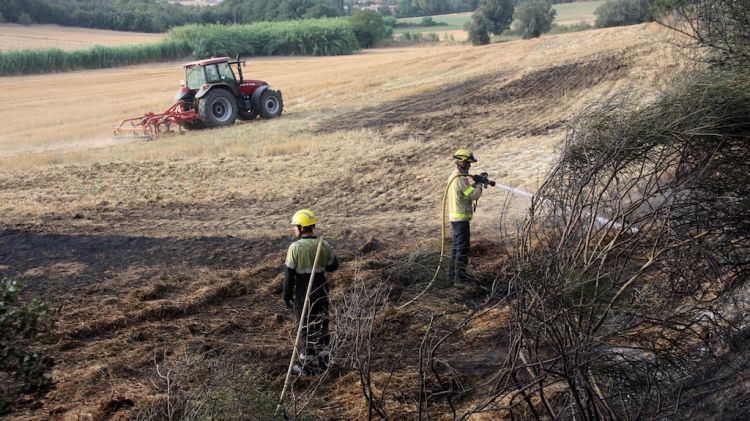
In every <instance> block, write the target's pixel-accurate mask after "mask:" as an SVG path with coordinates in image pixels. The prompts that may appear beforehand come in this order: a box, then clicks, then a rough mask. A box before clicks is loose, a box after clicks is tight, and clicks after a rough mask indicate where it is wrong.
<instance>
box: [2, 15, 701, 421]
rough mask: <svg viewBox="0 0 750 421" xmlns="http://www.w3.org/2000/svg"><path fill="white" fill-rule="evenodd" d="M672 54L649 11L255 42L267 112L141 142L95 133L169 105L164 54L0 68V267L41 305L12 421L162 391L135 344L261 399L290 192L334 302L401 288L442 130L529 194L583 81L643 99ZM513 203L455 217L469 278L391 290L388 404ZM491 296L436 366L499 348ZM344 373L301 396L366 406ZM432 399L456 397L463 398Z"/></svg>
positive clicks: (272, 358)
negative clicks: (338, 52)
mask: <svg viewBox="0 0 750 421" xmlns="http://www.w3.org/2000/svg"><path fill="white" fill-rule="evenodd" d="M685 66H687V64H686V63H685V62H684V58H682V57H681V56H680V55H678V54H675V53H674V51H673V50H672V49H671V47H670V44H669V43H667V42H666V34H665V33H664V32H663V30H661V29H660V28H659V27H658V26H655V25H640V26H632V27H626V28H614V29H606V30H597V31H587V32H582V33H571V34H564V35H559V36H550V37H543V38H540V39H534V40H528V41H515V42H509V43H503V44H494V45H489V46H485V47H470V46H433V47H416V48H399V49H376V50H368V51H365V52H362V53H360V54H356V55H352V56H344V57H316V58H311V57H285V58H257V59H250V60H248V64H247V68H246V70H245V72H246V74H249V75H250V76H251V77H253V78H257V79H262V80H266V81H268V82H269V83H270V84H271V85H272V86H273V87H275V88H277V89H280V90H281V91H282V92H283V95H284V101H285V111H284V114H283V116H282V117H281V118H278V119H273V120H267V121H265V120H256V121H252V122H246V123H238V124H236V125H234V126H233V127H229V128H224V129H217V130H207V131H200V132H190V133H183V134H176V135H172V136H168V137H163V138H159V139H157V140H155V141H152V142H143V141H139V140H113V139H112V138H111V130H110V127H111V126H112V125H113V124H115V123H116V122H117V121H118V120H119V119H122V118H125V117H128V116H136V115H140V114H142V113H144V112H146V111H157V110H160V109H164V108H166V107H167V106H169V105H170V103H171V102H170V101H171V99H172V98H173V95H174V93H175V91H176V89H177V87H178V81H179V80H180V79H181V78H182V77H183V76H182V75H181V68H180V63H177V62H175V63H164V64H159V65H149V66H138V67H128V68H120V69H109V70H100V71H85V72H73V73H67V74H56V75H43V76H32V77H8V78H0V91H1V92H3V97H4V101H2V103H0V119H1V120H2V121H3V122H4V128H3V130H2V134H0V186H1V187H2V188H1V189H0V215H1V217H0V273H2V274H4V275H18V276H19V277H20V278H21V279H22V280H23V281H24V283H25V284H26V285H27V287H26V290H25V294H26V296H28V297H36V298H40V299H42V300H45V301H47V302H49V303H50V304H51V307H52V308H54V309H56V311H57V313H56V317H57V323H56V325H55V334H56V335H55V337H54V338H53V339H52V340H51V341H50V342H49V343H48V344H47V345H45V347H44V349H43V351H45V352H47V353H49V354H51V355H52V356H53V357H54V359H55V361H56V365H55V369H54V371H53V373H52V377H53V379H54V382H55V384H54V387H53V388H52V389H51V390H50V391H49V392H48V393H47V395H46V396H45V397H44V398H43V399H41V400H34V399H32V398H29V402H27V406H25V407H24V408H22V409H21V410H19V412H17V413H15V414H14V415H13V416H12V417H11V419H39V420H42V419H50V418H52V419H62V420H74V419H97V420H98V419H102V420H103V419H131V418H136V416H137V415H138V414H140V415H141V416H145V415H144V414H147V413H148V411H157V410H158V408H162V407H163V406H164V405H165V402H168V397H169V394H168V393H167V391H166V389H165V386H164V384H163V382H162V381H161V380H160V377H159V376H158V373H157V372H156V364H160V367H162V368H164V360H165V359H166V360H169V361H177V360H180V358H185V356H188V355H227V354H231V355H235V356H236V355H241V356H243V358H246V360H248V361H252V362H253V364H255V365H256V366H257V367H258V370H259V372H260V373H261V374H262V376H261V377H262V378H263V381H264V383H263V384H265V385H267V386H266V388H267V389H268V390H269V396H271V397H272V398H275V397H277V396H278V393H279V392H280V390H281V385H282V383H283V380H284V375H285V373H286V366H287V364H288V361H289V354H290V352H291V343H292V341H293V332H292V329H293V316H292V314H291V313H289V312H288V311H286V310H285V309H284V306H283V303H282V300H281V296H280V288H281V279H282V278H281V277H282V271H281V268H282V262H283V259H284V255H285V252H286V247H287V246H288V244H289V243H290V242H291V241H292V236H291V230H290V225H289V218H290V216H291V215H292V214H293V213H294V212H295V211H296V210H298V209H300V208H310V209H313V210H315V212H317V213H318V215H319V217H320V220H321V222H320V224H319V231H320V233H321V234H322V235H323V236H324V237H325V238H326V239H327V240H328V241H329V242H330V243H331V244H332V245H333V247H334V248H335V249H336V250H337V252H338V254H339V256H340V258H341V260H342V269H341V270H340V271H339V272H338V273H336V274H334V275H333V276H332V280H333V283H334V285H335V286H334V288H333V292H332V294H333V298H334V300H335V299H337V298H341V295H342V294H343V291H344V289H345V287H346V286H348V285H352V284H354V283H355V279H356V280H357V281H358V282H364V283H373V282H376V281H377V280H381V279H387V280H388V282H390V283H391V284H392V291H391V296H392V297H393V300H397V299H401V300H402V301H404V300H405V299H406V298H409V297H412V296H414V295H415V293H416V291H418V290H419V289H420V288H421V286H423V285H424V284H419V282H426V281H427V280H429V278H430V276H431V271H429V270H428V271H426V272H425V273H423V274H422V273H419V272H418V273H417V275H415V276H414V277H412V278H409V277H404V276H403V274H402V273H401V272H399V271H398V270H397V269H398V268H399V267H401V266H399V265H403V264H404V263H403V262H405V261H414V260H413V258H414V257H415V256H416V257H419V255H420V253H422V254H424V255H427V257H429V256H430V254H429V253H427V251H430V250H432V252H433V255H432V257H433V258H434V257H435V256H434V250H436V249H437V246H438V237H439V233H440V217H439V202H440V197H441V194H442V189H443V187H444V183H445V181H446V179H447V177H448V174H449V173H450V171H451V165H452V164H451V161H450V160H449V159H448V158H449V156H450V155H451V153H452V152H453V151H454V150H455V149H457V148H460V147H468V148H471V149H473V150H474V153H475V155H476V156H477V157H478V159H479V163H478V164H476V170H478V171H487V172H489V173H490V176H491V178H494V179H496V180H497V181H498V182H499V183H502V184H505V185H509V186H517V187H520V188H522V189H525V190H527V191H534V190H535V189H536V188H537V186H538V184H539V182H540V180H541V179H542V178H543V176H544V174H545V172H546V171H547V170H548V169H549V167H550V164H551V163H552V162H553V161H554V159H555V150H556V147H557V145H558V143H559V141H560V140H561V139H562V137H563V135H564V133H565V130H566V123H567V122H569V121H570V120H571V119H572V118H573V117H574V116H575V115H576V114H577V113H579V112H580V110H582V109H583V107H585V105H586V104H587V103H588V102H589V101H593V100H596V99H598V98H602V97H606V96H607V95H610V94H613V93H614V92H618V91H621V90H629V89H637V90H639V91H641V92H643V93H644V95H643V96H644V97H647V96H648V92H653V91H654V90H655V89H657V88H658V86H659V84H660V77H662V76H663V75H666V74H668V73H670V72H673V71H679V70H680V69H682V68H683V67H685ZM50 92H54V93H55V94H54V97H50V96H49V93H50ZM40 98H49V101H48V102H46V105H44V106H42V105H41V104H40ZM527 206H528V202H527V201H526V199H524V198H523V197H509V196H508V195H507V194H506V193H505V191H503V190H499V189H492V190H491V191H487V192H486V193H485V195H484V196H483V197H482V200H480V202H479V209H478V211H477V216H476V220H475V221H476V223H475V224H474V225H473V226H474V227H475V228H474V231H475V232H474V237H475V240H474V241H475V244H476V247H474V248H473V253H475V254H474V257H473V261H472V267H473V268H474V270H475V271H476V274H477V277H478V283H477V285H474V286H470V287H468V288H465V289H461V290H458V291H456V290H453V289H452V288H445V287H443V288H436V289H435V290H434V291H432V292H431V293H429V294H427V295H426V296H425V297H424V298H423V299H421V300H419V301H418V302H417V303H416V304H414V305H413V306H411V307H407V308H405V309H400V310H399V309H391V310H390V312H389V314H388V320H387V323H385V327H384V329H385V331H386V334H385V337H386V338H388V339H389V340H388V341H385V342H384V344H383V345H382V347H383V348H382V349H381V354H380V356H379V357H378V358H382V359H384V360H387V363H386V365H387V366H388V367H392V370H394V373H395V375H394V377H393V380H392V381H393V384H392V385H391V386H390V387H391V389H390V391H389V392H388V393H389V395H388V396H389V398H388V399H389V400H388V402H389V405H390V406H389V412H390V413H391V414H393V415H394V418H393V419H411V418H413V417H414V414H415V413H416V411H417V407H416V405H417V402H418V399H417V398H416V396H418V394H419V393H420V391H419V382H418V380H417V379H416V378H415V376H416V371H415V370H416V368H415V367H417V366H418V364H419V361H418V360H417V351H416V350H417V349H418V348H419V346H420V345H419V342H420V340H421V336H422V334H423V333H424V326H425V324H426V323H427V321H428V320H429V314H430V312H431V311H432V310H440V311H446V312H448V313H450V314H455V315H456V317H462V316H461V314H462V311H464V309H465V308H466V306H468V305H470V304H471V303H472V302H475V301H477V300H480V297H481V296H482V293H483V291H485V290H486V288H489V285H491V284H492V280H493V279H495V276H496V274H497V271H498V270H499V268H501V267H502V265H503V263H504V257H503V258H498V257H497V256H498V255H503V254H502V239H503V237H504V235H506V233H512V231H513V229H514V225H515V224H516V223H518V222H519V221H521V220H522V218H523V215H524V212H525V209H526V207H527ZM409 259H412V260H409ZM451 312H453V313H451ZM504 314H505V313H504V310H503V309H502V308H499V309H495V310H493V311H492V312H490V313H488V314H487V315H486V317H483V318H478V319H476V320H474V321H473V323H472V325H470V326H468V327H467V331H466V333H465V334H464V335H463V337H462V340H463V341H466V343H470V344H472V349H473V352H472V353H470V354H466V355H461V358H460V359H461V361H462V363H461V364H456V365H454V367H461V368H462V369H463V370H464V372H463V373H462V374H461V375H462V376H465V377H466V378H469V377H482V376H487V375H489V373H491V372H492V363H491V361H492V359H493V358H502V356H501V354H502V350H503V349H504V347H506V346H507V344H505V343H504V342H503V341H504V340H505V339H504V337H503V335H500V334H498V333H497V332H498V328H502V327H503V323H505V321H506V317H505V315H504ZM425 318H427V320H425ZM500 330H502V329H500ZM445 346H446V347H448V348H449V349H450V347H452V346H454V344H446V345H445ZM387 374H388V373H387V372H376V373H373V378H375V379H379V378H381V379H382V378H383V377H384V376H386V375H387ZM183 380H184V379H183ZM359 382H360V378H359V377H358V376H357V375H356V374H355V373H347V372H346V371H343V370H339V371H336V369H334V370H333V372H332V373H331V375H330V376H329V377H328V378H327V379H326V381H325V382H324V383H323V384H322V385H320V387H319V389H318V391H317V396H318V398H317V400H316V401H315V402H314V403H313V404H312V406H311V407H310V408H309V409H308V412H309V414H310V415H312V416H313V417H316V418H319V419H366V418H367V404H366V401H365V400H364V398H363V396H362V393H361V385H360V383H359ZM188 383H189V382H188V381H187V380H185V384H183V387H188V386H189V384H188ZM306 386H307V384H306V383H304V381H302V382H301V383H300V382H298V383H296V387H297V388H298V389H297V390H298V391H299V390H304V387H306ZM188 389H189V387H188ZM396 392H397V393H396ZM455 404H456V405H457V407H458V408H463V407H466V406H468V405H473V404H475V402H474V401H473V397H472V396H471V395H470V394H468V395H467V396H466V397H465V399H464V400H463V401H462V402H456V403H455ZM159 405H162V406H161V407H160V406H159ZM155 408H156V409H155ZM443 410H445V411H447V409H446V408H443ZM436 411H438V413H439V412H440V410H437V409H436ZM436 417H437V416H436ZM448 418H450V417H448ZM487 419H497V418H492V416H490V418H487Z"/></svg>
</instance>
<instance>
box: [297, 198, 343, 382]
mask: <svg viewBox="0 0 750 421" xmlns="http://www.w3.org/2000/svg"><path fill="white" fill-rule="evenodd" d="M317 222H318V218H316V217H315V214H314V213H313V212H312V211H310V210H307V209H303V210H300V211H298V212H297V213H295V214H294V216H293V217H292V225H293V226H294V234H295V236H296V237H297V241H295V242H294V243H292V244H291V245H290V246H289V250H288V251H287V255H286V261H285V262H284V266H285V271H284V303H285V304H286V306H287V308H289V309H291V308H292V301H294V314H295V316H296V320H297V323H303V331H302V337H301V338H300V343H299V348H298V355H299V359H298V362H297V363H296V364H295V365H294V367H293V370H294V372H295V373H297V374H303V373H307V372H309V371H311V370H314V369H325V368H326V367H328V359H329V356H328V351H327V349H326V348H327V346H328V343H329V339H330V338H329V334H328V311H329V306H330V304H329V301H328V282H327V281H326V277H325V272H333V271H335V270H336V269H338V267H339V262H338V259H337V258H336V254H335V253H334V252H333V249H332V248H331V246H330V245H329V244H328V243H327V242H326V241H323V245H322V246H321V250H320V256H319V257H318V265H317V267H316V268H315V277H314V278H313V287H312V290H311V291H310V304H309V311H308V317H307V318H306V320H302V321H301V320H300V318H301V315H302V307H303V306H304V304H305V294H306V293H307V283H308V281H309V280H310V274H311V273H312V267H313V262H314V261H315V253H316V251H317V248H318V241H319V240H318V239H317V237H316V235H315V233H314V230H315V224H316V223H317Z"/></svg>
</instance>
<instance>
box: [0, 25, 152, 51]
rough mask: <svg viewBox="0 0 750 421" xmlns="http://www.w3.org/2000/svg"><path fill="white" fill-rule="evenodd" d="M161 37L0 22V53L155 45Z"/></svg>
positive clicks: (103, 30)
mask: <svg viewBox="0 0 750 421" xmlns="http://www.w3.org/2000/svg"><path fill="white" fill-rule="evenodd" d="M163 38H164V35H163V34H146V33H138V32H121V31H109V30H105V29H86V28H73V27H65V26H59V25H18V24H15V23H0V51H10V50H24V49H34V48H60V49H62V50H78V49H83V48H90V47H93V46H95V45H106V46H114V45H129V44H147V43H152V42H159V41H161V40H162V39H163Z"/></svg>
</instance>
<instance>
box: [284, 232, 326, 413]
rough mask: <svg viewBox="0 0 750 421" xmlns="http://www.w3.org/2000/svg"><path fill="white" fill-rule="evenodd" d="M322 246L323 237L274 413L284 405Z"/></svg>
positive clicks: (308, 283) (316, 253)
mask: <svg viewBox="0 0 750 421" xmlns="http://www.w3.org/2000/svg"><path fill="white" fill-rule="evenodd" d="M322 245H323V237H320V238H319V239H318V249H317V250H316V251H315V260H314V261H313V266H312V273H311V274H310V280H309V281H308V282H307V292H305V304H304V305H303V306H302V314H300V317H299V327H298V328H297V338H296V339H295V340H294V348H293V349H292V359H291V360H289V368H288V369H287V370H286V379H285V380H284V388H283V389H281V396H280V397H279V404H278V405H277V406H276V412H275V413H278V412H279V409H281V405H282V404H283V403H284V396H285V395H286V390H287V389H288V388H289V383H290V382H291V379H292V368H293V367H294V360H296V359H297V345H299V339H300V337H301V336H302V328H303V326H304V325H305V319H306V318H307V310H308V307H310V291H312V285H313V279H315V268H316V267H318V257H320V249H321V246H322Z"/></svg>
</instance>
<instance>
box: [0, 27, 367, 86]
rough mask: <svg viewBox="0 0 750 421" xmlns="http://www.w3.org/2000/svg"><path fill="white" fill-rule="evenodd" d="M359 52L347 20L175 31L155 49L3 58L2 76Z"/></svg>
mask: <svg viewBox="0 0 750 421" xmlns="http://www.w3.org/2000/svg"><path fill="white" fill-rule="evenodd" d="M357 50H359V44H358V43H357V39H356V37H355V36H354V31H353V30H352V27H351V24H350V23H349V20H348V19H315V20H301V21H290V22H261V23H255V24H250V25H228V26H226V25H187V26H181V27H178V28H174V29H172V30H171V31H170V32H169V33H168V36H167V39H166V40H164V41H162V42H160V43H155V44H142V45H128V46H117V47H101V46H96V47H93V48H89V49H86V50H76V51H63V50H60V49H57V48H50V49H40V50H11V51H8V52H4V53H2V52H0V76H9V75H27V74H35V73H54V72H65V71H70V70H77V69H100V68H106V67H117V66H127V65H132V64H142V63H149V62H159V61H166V60H176V59H183V58H186V57H188V56H193V57H195V58H206V57H211V56H224V55H229V56H235V55H237V54H240V55H243V56H270V55H341V54H351V53H353V52H354V51H357Z"/></svg>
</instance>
